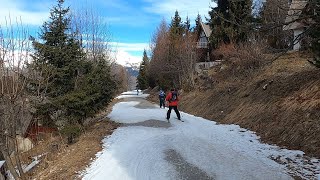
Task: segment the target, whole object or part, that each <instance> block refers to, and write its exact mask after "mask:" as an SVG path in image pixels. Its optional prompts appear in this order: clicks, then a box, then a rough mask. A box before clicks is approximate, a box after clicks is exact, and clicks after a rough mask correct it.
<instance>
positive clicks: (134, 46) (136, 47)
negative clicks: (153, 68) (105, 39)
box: [110, 42, 149, 56]
mask: <svg viewBox="0 0 320 180" xmlns="http://www.w3.org/2000/svg"><path fill="white" fill-rule="evenodd" d="M110 45H111V46H112V47H114V48H116V49H118V50H122V51H140V52H143V50H144V49H146V50H147V49H149V44H148V43H119V42H110ZM141 56H142V54H141Z"/></svg>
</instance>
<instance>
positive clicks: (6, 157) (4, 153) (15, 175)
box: [0, 145, 22, 180]
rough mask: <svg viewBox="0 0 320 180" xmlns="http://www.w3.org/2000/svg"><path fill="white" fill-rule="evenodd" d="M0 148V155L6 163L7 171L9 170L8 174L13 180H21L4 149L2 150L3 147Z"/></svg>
mask: <svg viewBox="0 0 320 180" xmlns="http://www.w3.org/2000/svg"><path fill="white" fill-rule="evenodd" d="M1 146H3V145H1ZM0 148H1V153H2V155H3V157H4V159H5V161H6V164H7V166H8V169H9V171H10V173H11V174H12V176H13V177H14V179H15V180H22V179H21V178H20V176H19V174H18V173H17V171H16V169H15V168H14V166H13V164H12V161H11V158H10V156H9V153H8V152H7V151H6V150H5V149H3V147H0Z"/></svg>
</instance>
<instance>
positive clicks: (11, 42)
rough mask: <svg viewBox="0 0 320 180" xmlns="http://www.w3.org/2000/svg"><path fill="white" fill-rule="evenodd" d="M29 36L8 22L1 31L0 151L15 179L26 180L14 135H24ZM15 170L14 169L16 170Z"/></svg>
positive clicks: (23, 30)
mask: <svg viewBox="0 0 320 180" xmlns="http://www.w3.org/2000/svg"><path fill="white" fill-rule="evenodd" d="M29 52H30V42H29V41H28V34H27V32H26V30H25V29H24V28H23V27H22V25H21V24H20V23H17V24H16V25H15V26H13V25H12V24H11V19H10V18H9V20H8V21H7V24H6V28H5V29H2V28H0V88H1V89H0V113H1V114H0V116H1V117H0V124H1V126H0V150H1V153H2V155H3V156H4V158H5V161H6V164H7V165H8V168H9V170H10V172H11V174H12V175H13V177H14V178H15V179H17V180H19V179H25V176H24V171H23V169H22V166H21V161H20V154H19V149H18V144H17V140H16V135H17V134H21V133H23V126H24V125H25V122H24V121H25V119H24V115H23V113H24V112H25V107H26V104H27V101H28V99H27V97H26V94H25V87H26V81H27V77H26V62H27V61H28V59H29ZM16 167H17V170H16Z"/></svg>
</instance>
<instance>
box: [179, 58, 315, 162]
mask: <svg viewBox="0 0 320 180" xmlns="http://www.w3.org/2000/svg"><path fill="white" fill-rule="evenodd" d="M266 84H268V85H267V87H266V89H264V88H263V87H264V86H265V85H266ZM180 109H181V110H183V111H185V112H189V113H191V114H195V115H197V116H201V117H205V118H207V119H213V120H215V121H217V122H220V123H227V124H229V123H234V124H238V125H240V126H241V127H244V128H247V129H250V130H252V131H255V132H257V134H258V135H260V136H261V138H262V140H263V141H265V142H269V143H275V144H277V145H280V146H285V147H287V148H290V149H299V150H303V151H305V152H306V153H307V154H308V155H311V156H316V157H320V69H316V68H314V67H312V66H311V65H310V64H309V63H308V62H307V61H306V59H305V58H303V57H301V56H300V55H299V54H298V53H291V54H287V55H285V56H282V57H280V58H279V59H277V60H275V61H273V62H272V63H271V64H269V65H267V66H265V67H264V68H263V69H262V70H260V71H259V73H257V75H256V76H254V78H253V79H250V80H248V81H246V82H245V83H244V82H242V83H239V82H238V83H237V82H231V81H230V82H229V80H226V81H223V83H221V82H220V83H218V84H217V85H215V86H214V87H213V88H210V89H207V90H201V91H200V90H195V91H193V92H189V93H184V94H183V95H182V100H181V103H180Z"/></svg>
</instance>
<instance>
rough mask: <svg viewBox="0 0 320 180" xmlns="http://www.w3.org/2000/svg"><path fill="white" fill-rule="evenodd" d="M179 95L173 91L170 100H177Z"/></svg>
mask: <svg viewBox="0 0 320 180" xmlns="http://www.w3.org/2000/svg"><path fill="white" fill-rule="evenodd" d="M177 97H178V94H177V92H172V93H171V99H170V101H171V102H172V101H176V100H177Z"/></svg>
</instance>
